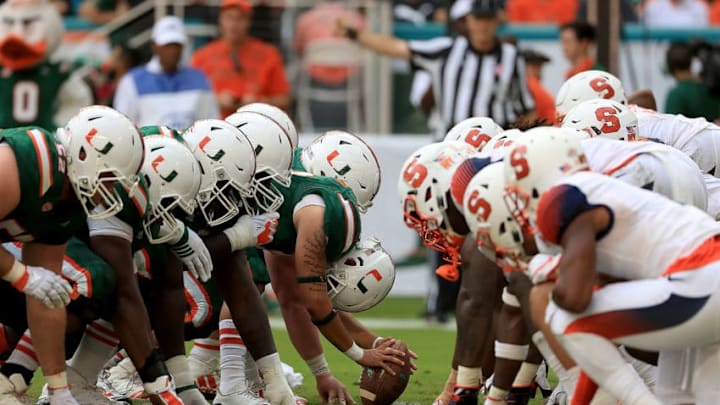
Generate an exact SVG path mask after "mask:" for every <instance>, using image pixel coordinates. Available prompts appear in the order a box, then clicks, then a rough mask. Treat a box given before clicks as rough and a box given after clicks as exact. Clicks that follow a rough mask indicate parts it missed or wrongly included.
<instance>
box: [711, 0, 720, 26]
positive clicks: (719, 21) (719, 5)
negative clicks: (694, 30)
mask: <svg viewBox="0 0 720 405" xmlns="http://www.w3.org/2000/svg"><path fill="white" fill-rule="evenodd" d="M709 14H710V24H711V25H720V1H719V0H713V1H712V3H711V4H710V11H709Z"/></svg>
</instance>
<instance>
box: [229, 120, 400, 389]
mask: <svg viewBox="0 0 720 405" xmlns="http://www.w3.org/2000/svg"><path fill="white" fill-rule="evenodd" d="M261 118H262V117H259V116H258V114H256V113H251V112H237V113H235V114H233V115H231V116H229V117H227V118H226V120H227V121H228V122H230V123H231V124H232V125H234V126H236V127H237V128H238V129H239V130H240V131H242V132H243V133H244V134H246V135H247V136H248V139H250V142H251V143H253V145H254V147H255V151H256V154H257V163H258V167H257V171H258V173H260V174H259V175H256V176H255V179H254V181H255V184H254V185H255V187H256V190H260V191H261V192H262V193H261V194H256V196H255V198H253V199H251V200H250V201H248V204H249V206H248V208H249V209H250V210H251V211H252V210H256V211H258V210H264V211H268V210H275V209H276V210H277V211H278V213H279V214H280V218H279V223H278V230H277V232H276V233H275V237H274V239H273V241H272V242H271V243H269V244H267V245H264V246H263V249H264V250H266V252H267V253H266V260H267V265H268V270H269V273H270V279H271V281H272V285H273V290H274V291H275V292H276V294H277V296H278V300H279V303H280V306H281V309H282V311H283V317H284V319H285V322H286V325H287V328H288V332H289V334H290V336H291V340H292V341H293V343H294V345H295V347H296V349H297V350H298V351H299V352H300V355H301V356H302V357H303V359H305V361H306V362H307V363H308V365H309V367H310V369H311V370H312V371H313V374H314V375H315V376H316V383H317V386H318V391H319V392H320V395H321V397H322V399H323V401H330V402H333V401H340V402H342V403H348V402H350V403H351V402H352V398H351V397H350V395H349V394H348V393H347V390H346V389H345V387H344V386H343V385H342V384H340V383H339V382H338V381H337V380H336V379H335V378H334V377H333V376H332V374H331V373H330V372H329V367H328V364H327V361H326V360H325V357H324V355H323V353H322V348H321V346H320V341H319V338H318V335H317V332H316V329H315V328H313V327H312V326H311V323H310V322H311V321H312V324H315V326H317V328H318V329H320V331H321V332H322V333H323V335H324V336H325V337H326V338H327V339H328V340H329V341H330V342H332V343H333V345H335V347H336V348H338V349H339V350H341V351H342V352H343V353H344V354H345V355H347V356H348V357H349V358H351V359H353V360H354V361H355V362H357V363H359V364H361V365H364V366H373V367H384V368H386V369H389V367H388V366H387V364H386V362H387V363H390V362H394V363H397V364H401V363H402V360H400V359H398V358H397V357H395V356H401V355H402V353H401V352H399V351H398V350H395V349H393V348H391V347H390V345H391V343H392V341H386V342H382V344H380V345H379V346H378V347H377V348H374V347H373V342H356V341H355V340H354V339H353V336H352V335H351V334H350V333H349V331H348V328H347V327H346V326H345V317H344V316H343V315H341V316H338V313H337V312H336V310H335V309H334V308H333V306H332V303H331V301H330V300H329V299H328V295H327V284H326V282H325V272H326V269H327V267H328V265H329V264H330V263H332V262H334V261H336V260H338V259H340V258H341V257H342V256H343V255H344V254H346V253H347V252H349V251H350V249H351V248H352V247H353V246H354V245H355V243H356V242H357V240H358V237H359V234H360V219H359V214H358V210H357V207H356V198H355V195H354V194H353V192H352V190H350V189H349V188H346V187H344V186H343V185H341V184H340V183H339V182H337V181H336V180H335V179H332V178H325V177H316V176H312V175H310V174H309V173H304V172H295V173H291V170H290V169H291V164H292V157H293V150H292V147H291V144H290V143H289V142H288V143H287V144H286V147H283V148H282V149H280V148H279V147H272V148H269V147H267V146H268V140H267V139H268V138H271V137H268V136H267V134H266V133H264V132H263V131H261V130H259V129H258V127H261V126H264V125H267V124H264V123H263V120H262V119H261ZM272 139H277V137H274V136H273V137H272ZM280 146H285V145H280ZM308 315H309V316H308ZM221 332H222V331H221ZM221 351H222V345H221ZM221 378H222V373H221Z"/></svg>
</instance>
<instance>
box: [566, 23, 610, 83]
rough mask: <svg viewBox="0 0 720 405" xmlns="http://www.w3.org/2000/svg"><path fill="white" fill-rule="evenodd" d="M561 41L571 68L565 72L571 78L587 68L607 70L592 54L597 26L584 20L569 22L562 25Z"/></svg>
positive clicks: (567, 77)
mask: <svg viewBox="0 0 720 405" xmlns="http://www.w3.org/2000/svg"><path fill="white" fill-rule="evenodd" d="M560 42H561V43H562V48H563V53H564V54H565V58H567V60H568V62H570V65H571V67H570V69H569V70H568V71H567V72H566V73H565V78H566V79H569V78H571V77H573V76H575V75H576V74H577V73H580V72H584V71H586V70H592V69H595V70H605V69H604V68H603V67H601V66H598V65H597V64H596V63H595V60H594V59H593V58H592V57H591V56H590V52H591V51H592V47H593V45H594V44H595V27H593V26H592V25H590V24H589V23H586V22H584V21H575V22H571V23H567V24H565V25H563V26H561V27H560Z"/></svg>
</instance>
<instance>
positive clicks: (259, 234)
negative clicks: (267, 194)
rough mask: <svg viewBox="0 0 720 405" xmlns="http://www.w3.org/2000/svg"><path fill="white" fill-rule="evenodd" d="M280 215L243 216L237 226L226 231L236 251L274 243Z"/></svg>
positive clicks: (275, 213)
mask: <svg viewBox="0 0 720 405" xmlns="http://www.w3.org/2000/svg"><path fill="white" fill-rule="evenodd" d="M279 218H280V214H278V213H277V212H271V213H269V214H260V215H243V216H242V217H240V219H238V220H237V222H235V225H233V226H231V227H230V228H228V229H226V230H224V231H223V232H224V233H225V236H227V238H228V241H229V242H230V248H231V249H232V250H233V252H234V251H236V250H241V249H245V248H249V247H253V246H262V245H266V244H268V243H270V242H272V240H273V238H275V232H277V227H278V219H279Z"/></svg>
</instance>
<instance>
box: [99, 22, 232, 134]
mask: <svg viewBox="0 0 720 405" xmlns="http://www.w3.org/2000/svg"><path fill="white" fill-rule="evenodd" d="M152 42H153V43H152V48H153V58H152V59H151V60H150V62H149V63H148V64H147V65H144V66H141V67H137V68H135V69H132V70H131V71H130V72H128V73H127V74H126V75H125V76H124V77H123V78H122V79H120V82H119V83H118V87H117V91H116V93H115V100H114V103H113V107H115V109H117V110H118V111H121V112H123V113H125V114H126V115H127V116H128V117H130V118H131V119H132V120H134V121H135V123H136V124H137V125H138V126H145V125H167V126H169V127H172V128H176V129H178V130H183V129H185V128H187V127H189V126H190V124H192V123H193V122H194V121H196V120H199V119H206V118H218V116H219V112H218V106H217V102H216V100H215V96H214V95H213V92H212V89H211V87H210V83H209V81H208V79H207V78H206V77H205V75H204V74H203V73H202V72H201V71H199V70H197V69H193V68H190V67H187V66H183V65H182V64H181V59H182V53H183V47H184V46H185V44H186V43H187V36H186V35H185V28H184V27H183V22H182V20H180V19H179V18H177V17H174V16H167V17H163V18H161V19H160V20H158V21H157V22H156V23H155V26H154V27H153V30H152Z"/></svg>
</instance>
